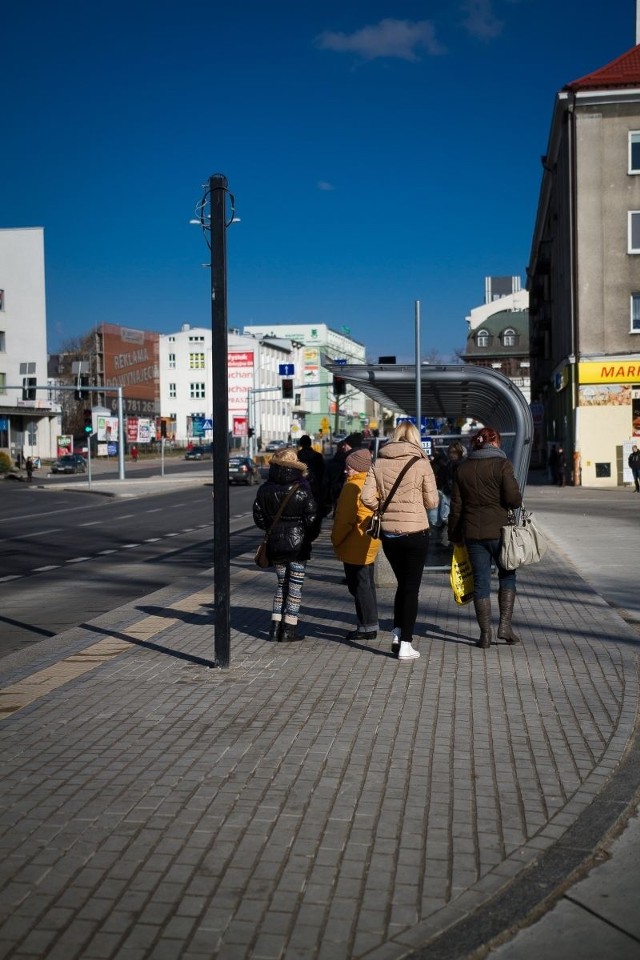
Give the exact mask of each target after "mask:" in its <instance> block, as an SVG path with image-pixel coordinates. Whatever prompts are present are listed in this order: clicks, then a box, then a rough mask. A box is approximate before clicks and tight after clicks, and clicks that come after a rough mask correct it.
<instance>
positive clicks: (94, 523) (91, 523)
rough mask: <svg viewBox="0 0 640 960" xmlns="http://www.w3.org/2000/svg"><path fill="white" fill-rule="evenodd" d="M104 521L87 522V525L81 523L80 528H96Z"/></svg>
mask: <svg viewBox="0 0 640 960" xmlns="http://www.w3.org/2000/svg"><path fill="white" fill-rule="evenodd" d="M101 523H102V520H87V522H86V523H79V524H78V526H79V527H96V526H98V524H101Z"/></svg>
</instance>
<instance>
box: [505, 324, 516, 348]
mask: <svg viewBox="0 0 640 960" xmlns="http://www.w3.org/2000/svg"><path fill="white" fill-rule="evenodd" d="M517 345H518V334H517V333H516V331H515V330H512V329H511V328H510V327H509V329H508V330H504V331H503V334H502V346H503V347H515V346H517Z"/></svg>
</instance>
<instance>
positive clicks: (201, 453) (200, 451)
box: [184, 443, 213, 460]
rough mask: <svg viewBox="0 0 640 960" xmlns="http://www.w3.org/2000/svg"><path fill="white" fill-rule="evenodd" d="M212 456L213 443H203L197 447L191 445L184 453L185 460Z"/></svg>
mask: <svg viewBox="0 0 640 960" xmlns="http://www.w3.org/2000/svg"><path fill="white" fill-rule="evenodd" d="M212 457H213V444H212V443H203V444H201V445H200V446H199V447H191V450H187V452H186V453H185V455H184V458H185V460H211V458H212Z"/></svg>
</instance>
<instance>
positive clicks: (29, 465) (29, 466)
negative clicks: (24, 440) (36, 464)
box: [25, 457, 33, 481]
mask: <svg viewBox="0 0 640 960" xmlns="http://www.w3.org/2000/svg"><path fill="white" fill-rule="evenodd" d="M25 466H26V468H27V480H29V481H31V480H33V458H32V457H27V462H26V464H25Z"/></svg>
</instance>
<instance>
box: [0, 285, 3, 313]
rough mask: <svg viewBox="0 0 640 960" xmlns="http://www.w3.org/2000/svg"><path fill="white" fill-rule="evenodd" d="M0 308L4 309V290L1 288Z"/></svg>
mask: <svg viewBox="0 0 640 960" xmlns="http://www.w3.org/2000/svg"><path fill="white" fill-rule="evenodd" d="M0 310H4V290H0Z"/></svg>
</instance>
